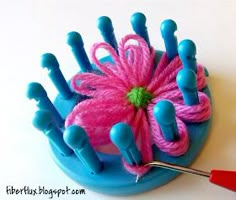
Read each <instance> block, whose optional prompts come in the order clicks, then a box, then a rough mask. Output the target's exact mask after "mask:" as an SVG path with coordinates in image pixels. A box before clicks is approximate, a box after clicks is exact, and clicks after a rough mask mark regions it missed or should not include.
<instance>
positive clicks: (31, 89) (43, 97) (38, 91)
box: [26, 82, 64, 127]
mask: <svg viewBox="0 0 236 200" xmlns="http://www.w3.org/2000/svg"><path fill="white" fill-rule="evenodd" d="M26 96H27V97H28V98H29V99H35V100H36V101H37V107H38V108H40V109H42V110H48V111H49V112H50V113H51V114H52V116H53V118H54V119H55V121H56V123H57V124H58V126H59V127H62V126H64V119H63V118H62V117H61V115H60V114H59V112H58V111H57V109H56V108H55V107H54V105H53V104H52V102H51V101H50V99H49V98H48V96H47V92H46V91H45V89H44V88H43V86H42V85H41V84H40V83H36V82H32V83H30V84H29V85H28V88H27V93H26Z"/></svg>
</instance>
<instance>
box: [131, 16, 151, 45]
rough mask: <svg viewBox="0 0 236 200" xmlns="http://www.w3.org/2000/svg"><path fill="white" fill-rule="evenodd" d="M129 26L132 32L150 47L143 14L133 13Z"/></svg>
mask: <svg viewBox="0 0 236 200" xmlns="http://www.w3.org/2000/svg"><path fill="white" fill-rule="evenodd" d="M130 21H131V25H132V28H133V30H134V32H135V33H136V34H137V35H139V36H141V37H142V38H143V39H144V40H145V41H146V42H147V44H148V46H149V47H150V41H149V36H148V31H147V27H146V21H147V20H146V17H145V15H144V14H143V13H140V12H137V13H134V14H133V15H132V16H131V20H130Z"/></svg>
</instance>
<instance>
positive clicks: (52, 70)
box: [41, 53, 73, 99]
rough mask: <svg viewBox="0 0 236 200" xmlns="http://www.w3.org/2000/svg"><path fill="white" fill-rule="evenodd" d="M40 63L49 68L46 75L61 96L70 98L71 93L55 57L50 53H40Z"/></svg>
mask: <svg viewBox="0 0 236 200" xmlns="http://www.w3.org/2000/svg"><path fill="white" fill-rule="evenodd" d="M41 65H42V67H43V68H45V67H46V68H47V69H48V70H49V73H48V75H49V77H50V79H51V80H52V82H53V84H54V85H55V86H56V88H57V90H58V92H59V93H60V94H61V96H62V97H63V98H65V99H70V98H71V97H72V96H73V93H72V91H71V90H70V88H69V86H68V84H67V82H66V80H65V78H64V76H63V74H62V73H61V70H60V68H59V67H60V66H59V63H58V61H57V58H56V57H55V56H54V55H53V54H51V53H45V54H43V55H42V58H41Z"/></svg>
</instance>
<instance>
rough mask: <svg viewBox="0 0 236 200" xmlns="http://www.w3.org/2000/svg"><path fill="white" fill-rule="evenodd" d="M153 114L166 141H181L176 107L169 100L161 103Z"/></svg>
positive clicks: (155, 107) (156, 106)
mask: <svg viewBox="0 0 236 200" xmlns="http://www.w3.org/2000/svg"><path fill="white" fill-rule="evenodd" d="M153 114H154V117H155V119H156V121H157V122H158V124H159V126H160V128H161V131H162V134H163V137H164V139H165V140H166V141H172V142H173V141H176V140H178V139H179V132H178V128H177V123H176V119H175V107H174V105H173V104H172V103H171V102H170V101H167V100H162V101H159V102H158V103H157V104H156V105H155V106H154V109H153Z"/></svg>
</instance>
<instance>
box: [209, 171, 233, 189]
mask: <svg viewBox="0 0 236 200" xmlns="http://www.w3.org/2000/svg"><path fill="white" fill-rule="evenodd" d="M209 180H210V182H211V183H214V184H216V185H219V186H221V187H224V188H227V189H229V190H232V191H234V192H236V171H225V170H216V169H213V170H211V173H210V178H209Z"/></svg>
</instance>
